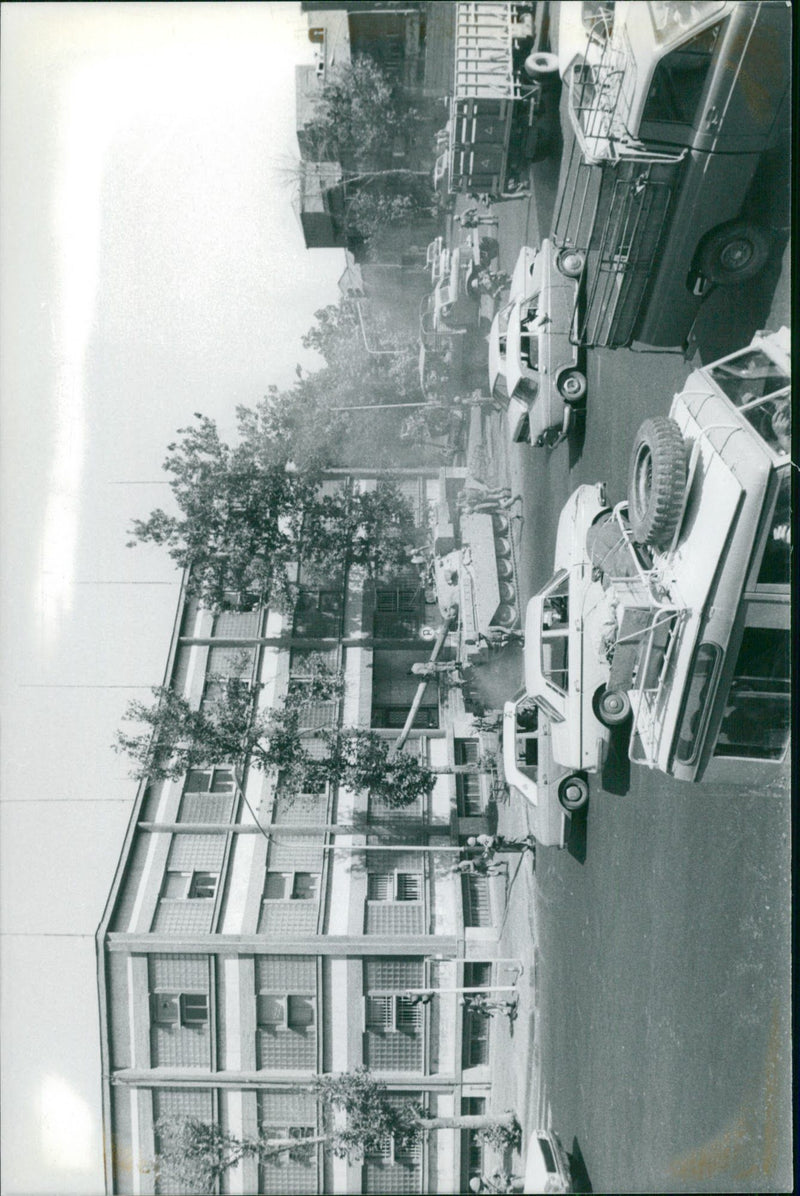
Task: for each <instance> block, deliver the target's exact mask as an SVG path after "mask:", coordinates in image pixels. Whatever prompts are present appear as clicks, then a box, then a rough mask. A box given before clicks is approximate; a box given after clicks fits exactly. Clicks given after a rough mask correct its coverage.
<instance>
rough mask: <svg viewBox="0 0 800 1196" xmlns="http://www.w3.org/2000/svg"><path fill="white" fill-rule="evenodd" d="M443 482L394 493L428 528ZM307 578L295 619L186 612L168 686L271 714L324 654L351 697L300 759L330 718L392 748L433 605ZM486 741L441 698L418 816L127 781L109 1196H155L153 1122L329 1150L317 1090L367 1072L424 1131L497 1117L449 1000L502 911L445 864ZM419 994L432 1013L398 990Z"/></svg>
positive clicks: (290, 1188) (468, 1024) (421, 1178)
mask: <svg viewBox="0 0 800 1196" xmlns="http://www.w3.org/2000/svg"><path fill="white" fill-rule="evenodd" d="M409 472H411V471H409ZM442 482H443V479H442V477H441V476H440V475H438V474H436V473H428V474H425V473H424V472H423V471H415V472H414V473H413V474H412V476H409V477H406V478H405V479H404V481H403V487H404V489H405V491H406V493H407V494H408V495H409V497H412V498H413V499H414V501H415V504H416V507H417V509H418V511H419V514H420V518H421V520H424V519H427V517H428V514H429V511H430V509H431V507H432V506H435V505H436V504H437V503H438V502H439V499H440V497H441V493H442ZM354 484H356V485H365V486H370V485H373V484H374V482H372V481H370V480H368V479H361V480H359V481H357V482H355V483H354ZM298 579H299V597H298V599H297V602H296V605H295V607H294V610H293V611H292V612H291V613H286V612H281V611H277V610H273V609H269V608H267V609H255V610H251V611H240V610H231V611H224V612H221V613H217V614H214V613H212V612H211V611H208V610H204V609H203V608H202V607H200V606H199V605H198V603H197V602H196V600H194V599H190V598H187V597H186V596H185V595H184V596H183V597H182V599H181V602H180V605H179V610H178V614H177V618H176V624H175V629H174V633H173V640H172V644H171V648H170V653H169V660H168V667H167V672H166V683H168V684H171V685H172V686H173V687H174V688H175V689H177V690H178V691H179V692H181V693H183V694H184V695H186V696H187V697H188V698H189V699H190V701H191V702H192V703H194V704H197V705H202V703H204V702H210V701H213V700H214V692H215V686H216V685H218V682H217V681H215V678H218V677H220V676H233V677H237V678H240V679H241V681H242V683H243V684H246V685H253V684H255V683H258V684H259V685H260V687H261V688H260V689H259V696H258V701H259V702H260V703H264V704H267V705H268V704H272V703H276V702H279V701H280V700H281V698H282V697H283V695H285V694H286V693H287V692H288V690H289V689H290V688H291V687H293V686H297V685H302V684H303V679H304V676H306V677H307V675H308V673H307V669H308V665H307V661H308V655H309V653H310V652H315V653H320V652H321V653H324V654H325V656H326V657H327V658H328V660H329V661H330V663H331V665H332V666H335V667H336V668H338V669H340V670H341V671H342V673H343V675H344V677H345V686H344V692H343V696H342V697H341V698H339V699H336V700H334V701H328V702H319V703H317V704H316V705H314V706H313V707H310V708H309V711H308V731H309V737H310V740H311V742H312V743H313V740H314V731H315V730H321V729H322V728H324V727H327V726H333V725H336V724H340V725H342V726H361V727H372V728H375V729H377V730H378V731H379V733H381V734H383V735H386V736H388V737H390V738H394V737H396V736H397V734H398V731H399V729H400V728H401V727H402V726H403V724H404V722H405V719H406V715H407V713H408V711H409V707H410V704H411V700H412V697H413V694H414V692H415V691H416V687H417V684H418V680H419V678H418V677H417V676H415V675H413V674H411V671H410V670H411V665H412V664H413V663H415V662H417V661H423V660H427V659H428V658H429V657H430V653H431V636H432V635H435V634H436V628H437V624H438V623H439V622H440V616H439V614H438V611H437V608H436V607H435V606H433V605H432V604H431V602H430V601H429V599H431V597H432V596H431V595H430V593H426V591H425V589H424V587H423V585H422V584H421V582H420V579H419V577H418V576H417V575H416V574H411V575H408V576H403V577H399V578H393V579H391V580H390V581H386V582H385V583H383V584H380V585H376V586H374V587H373V586H369V587H367V586H364V585H363V584H357V583H356V581H355V579H353V578H348V577H347V576H345V575H344V574H342V575H339V576H327V577H325V578H324V579H322V578H320V577H318V576H314V575H312V574H311V573H307V572H305V571H304V569H303V567H302V566H301V568H300V570H299V578H298ZM444 655H445V656H446V655H447V649H445V653H444ZM451 655H452V653H451ZM496 747H497V744H496V740H495V738H494V736H493V735H491V734H487V733H484V732H478V731H477V730H476V727H475V722H474V720H473V717H472V716H471V715H470V714H469V713H468V712H467V710H466V708H465V703H464V695H463V693H462V690H461V688H460V687H459V686H457V685H456V686H447V685H443V686H438V687H437V684H436V682H435V681H434V682H430V683H429V685H428V688H427V690H426V692H425V695H424V698H423V701H422V703H421V705H420V707H419V710H418V712H417V715H416V718H415V721H414V725H413V728H412V730H411V733H410V734H409V737H408V740H407V743H406V745H405V748H404V749H403V750H408V751H411V752H414V753H418V754H419V756H420V757H421V758H422V759H423V760H425V761H427V762H428V763H429V764H430V765H432V766H434V767H435V768H440V769H443V770H444V771H442V772H441V774H440V775H438V776H437V780H436V784H435V786H434V788H433V791H432V792H431V794H430V795H429V797H428V798H426V799H425V800H424V801H420V802H419V803H418V804H417V805H416V806H415V807H413V808H409V809H403V810H400V811H396V810H392V811H389V810H387V809H386V808H385V807H384V808H381V806H380V805H379V804H377V803H375V802H374V800H372V799H371V798H370V796H369V794H368V793H365V792H350V791H347V790H344V789H342V788H338V789H337V788H328V789H326V790H325V791H320V792H314V793H306V794H303V795H301V796H300V797H299V798H298V797H295V798H294V799H293V800H290V799H289V797H288V796H287V795H286V794H285V793H282V791H281V779H280V776H279V775H278V776H273V775H269V774H265V773H263V772H259V771H256V770H255V769H252V770H250V771H249V772H248V773H247V774H246V776H245V778H244V782H243V785H242V786H241V788H240V787H239V786H238V785H237V783H236V780H235V777H234V772H233V769H232V768H231V767H217V768H213V769H194V770H191V771H189V772H188V773H187V774H186V775H185V776H184V777H182V778H181V780H180V781H154V782H152V783H151V782H148V781H147V780H145V781H144V782H142V784H141V785H140V788H139V791H138V793H137V797H136V802H135V807H134V810H133V813H132V817H131V822H130V826H129V829H128V832H127V837H126V840H125V843H124V846H123V850H122V855H121V858H120V862H119V866H118V869H117V873H116V877H115V881H114V885H113V889H112V892H111V894H110V897H109V900H108V905H107V909H106V912H105V915H104V918H103V922H102V924H101V926H100V928H99V930H98V936H97V945H98V971H99V991H100V1015H101V1041H102V1055H103V1076H104V1080H103V1086H104V1091H103V1105H104V1123H105V1125H104V1131H105V1144H106V1168H107V1186H108V1190H109V1192H132V1193H151V1192H158V1191H168V1190H170V1188H169V1186H168V1185H166V1184H164V1183H163V1182H162V1181H160V1180H159V1178H158V1175H157V1172H156V1171H154V1170H153V1168H152V1166H151V1164H152V1162H153V1160H154V1159H155V1158H156V1156H157V1155H158V1150H159V1140H158V1123H159V1121H160V1119H163V1118H165V1117H171V1116H194V1117H198V1118H200V1119H202V1120H206V1121H212V1122H215V1123H217V1124H219V1125H220V1126H222V1127H223V1128H224V1129H225V1130H228V1131H230V1132H232V1133H234V1134H237V1135H243V1136H251V1135H255V1134H256V1133H257V1132H258V1131H259V1130H260V1129H268V1130H270V1131H272V1130H275V1131H276V1136H281V1135H283V1134H284V1131H287V1130H289V1131H291V1132H292V1133H296V1134H298V1135H304V1134H311V1133H319V1132H321V1130H320V1126H321V1122H320V1110H319V1108H318V1107H317V1105H316V1102H315V1098H314V1097H313V1096H312V1095H311V1094H310V1093H309V1092H308V1090H307V1086H308V1083H309V1081H310V1080H311V1079H312V1078H313V1077H314V1076H316V1075H319V1074H323V1073H331V1072H335V1073H338V1072H347V1071H351V1070H352V1069H353V1068H355V1067H357V1066H359V1065H366V1066H368V1067H369V1068H370V1069H371V1071H372V1072H374V1074H375V1075H376V1076H377V1077H379V1078H381V1079H383V1080H384V1081H385V1082H386V1084H387V1085H388V1087H389V1089H390V1090H391V1091H392V1092H393V1093H396V1094H397V1097H398V1099H399V1098H402V1097H407V1096H409V1095H412V1096H414V1097H415V1098H416V1099H418V1100H419V1101H421V1102H422V1103H423V1105H424V1106H425V1107H426V1108H427V1109H428V1110H430V1112H431V1114H436V1115H440V1116H441V1115H453V1114H460V1113H465V1112H469V1113H476V1112H482V1111H488V1109H489V1104H490V1097H491V1083H490V1072H489V1061H490V1052H491V1039H490V1035H491V1019H489V1018H486V1017H477V1016H471V1015H470V1014H469V1013H468V1012H466V1011H465V1010H464V1009H463V1008H462V1005H461V1001H460V998H459V995H458V993H457V992H456V991H453V990H457V989H458V988H460V987H463V986H465V985H467V986H470V985H488V984H490V983H492V981H493V979H494V978H495V977H496V976H497V975H498V970H499V968H500V966H501V965H500V963H499V962H498V961H497V960H496V956H497V953H498V946H497V935H498V926H499V923H500V916H501V913H502V910H501V901H500V898H501V896H502V893H501V890H500V889H499V888H496V887H495V886H498V885H499V884H500V881H499V879H498V878H496V877H489V878H486V877H480V876H467V877H462V876H459V875H454V874H453V873H451V872H450V870H449V869H450V864H451V863H452V861H453V860H454V859H456V858H458V857H457V854H456V852H454V850H453V849H454V847H457V845H458V844H459V843H463V841H464V839H465V837H466V836H467V835H468V834H474V833H475V832H476V831H481V830H485V829H486V827H487V818H486V814H487V807H488V805H489V803H490V801H491V800H492V796H493V791H492V785H493V776H492V773H491V771H490V770H487V771H476V770H475V769H474V768H472V769H470V767H469V766H470V765H471V764H472V765H474V764H475V763H476V762H477V761H478V760H479V759H482V758H484V757H486V756H487V755H490V754H491V753H492V752H494V751H495V750H496ZM459 765H460V766H461V771H458V769H457V767H456V766H459ZM465 766H466V767H465ZM436 847H439V848H440V849H441V850H439V851H436V850H431V848H436ZM428 988H433V989H436V990H437V992H436V995H435V996H434V998H433V999H432V1000H431V1001H430V1002H429V1003H416V1004H415V1003H414V1002H413V1000H412V999H411V998H410V996H409V994H408V990H409V989H412V990H413V989H428ZM481 1150H482V1147H481V1146H480V1144H479V1143H478V1141H477V1140H476V1139H475V1138H474V1137H473V1136H472V1135H471V1134H467V1133H466V1132H464V1131H461V1130H458V1129H453V1130H439V1131H436V1132H435V1133H431V1134H429V1135H428V1136H427V1137H426V1139H425V1140H424V1141H422V1142H421V1143H420V1144H419V1145H418V1146H416V1147H414V1148H413V1149H406V1150H401V1149H399V1148H397V1149H396V1148H395V1146H394V1144H393V1143H392V1142H391V1141H387V1142H386V1143H385V1146H384V1149H382V1151H381V1153H380V1155H377V1156H374V1157H367V1158H366V1159H364V1160H363V1162H361V1163H358V1164H354V1163H348V1162H346V1161H344V1160H340V1159H335V1158H332V1157H331V1155H330V1153H329V1152H325V1151H324V1150H322V1149H319V1150H318V1151H317V1153H316V1155H315V1156H314V1157H313V1158H312V1159H311V1161H309V1162H302V1163H301V1162H294V1161H292V1160H290V1159H289V1157H288V1156H286V1155H284V1156H282V1157H281V1158H280V1159H277V1160H275V1161H273V1162H271V1163H269V1164H268V1165H264V1166H261V1167H260V1168H259V1166H258V1164H257V1162H256V1161H255V1160H245V1161H244V1162H243V1163H242V1164H240V1165H239V1166H238V1167H237V1168H236V1169H235V1170H233V1171H231V1172H230V1173H229V1174H228V1175H227V1176H226V1178H225V1181H224V1185H223V1188H224V1190H225V1191H230V1192H242V1193H247V1192H275V1193H292V1192H297V1193H301V1192H302V1193H305V1192H342V1193H344V1192H348V1193H349V1192H362V1191H363V1192H384V1193H385V1192H404V1193H409V1192H457V1191H461V1190H464V1184H465V1183H466V1182H467V1181H468V1179H469V1177H470V1176H472V1175H475V1174H478V1173H479V1172H480V1170H481ZM173 1190H174V1189H173Z"/></svg>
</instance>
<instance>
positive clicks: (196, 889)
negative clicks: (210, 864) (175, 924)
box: [189, 872, 218, 900]
mask: <svg viewBox="0 0 800 1196" xmlns="http://www.w3.org/2000/svg"><path fill="white" fill-rule="evenodd" d="M217 880H218V877H217V874H216V873H215V872H194V873H193V874H192V880H191V884H190V885H189V896H190V897H199V898H202V899H203V900H213V899H214V897H216V895H217Z"/></svg>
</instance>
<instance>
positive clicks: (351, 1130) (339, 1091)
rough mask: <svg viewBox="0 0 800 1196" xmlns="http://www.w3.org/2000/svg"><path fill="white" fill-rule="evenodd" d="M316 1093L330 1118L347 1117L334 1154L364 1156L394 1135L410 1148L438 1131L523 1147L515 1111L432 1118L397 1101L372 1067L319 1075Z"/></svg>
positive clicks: (335, 1140)
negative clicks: (467, 1132) (458, 1131)
mask: <svg viewBox="0 0 800 1196" xmlns="http://www.w3.org/2000/svg"><path fill="white" fill-rule="evenodd" d="M314 1091H315V1092H316V1093H317V1095H318V1096H319V1097H320V1098H321V1100H322V1102H323V1106H324V1107H325V1109H326V1112H327V1113H328V1115H329V1120H331V1121H334V1118H332V1117H331V1116H330V1115H331V1114H333V1115H335V1114H336V1113H337V1112H340V1113H343V1114H344V1116H345V1124H344V1126H340V1125H338V1124H337V1123H336V1122H335V1121H334V1124H335V1125H336V1130H335V1134H334V1135H332V1138H331V1146H332V1149H333V1153H334V1154H337V1155H339V1156H340V1157H341V1156H344V1157H355V1158H360V1157H363V1155H364V1154H369V1153H371V1152H373V1151H377V1150H378V1149H379V1148H380V1146H381V1145H382V1143H383V1142H384V1141H385V1139H386V1138H387V1137H388V1136H391V1137H393V1138H394V1141H395V1143H396V1145H398V1146H400V1147H403V1146H410V1145H413V1143H415V1142H417V1141H419V1139H420V1137H422V1136H423V1135H425V1134H428V1133H430V1132H431V1131H432V1130H442V1129H471V1130H477V1131H478V1133H479V1134H481V1135H482V1136H483V1137H484V1138H488V1140H489V1141H490V1142H491V1143H492V1145H495V1146H499V1147H501V1148H502V1147H503V1146H511V1147H515V1148H518V1147H519V1143H520V1126H519V1122H518V1121H517V1118H516V1116H515V1114H514V1113H512V1112H508V1113H504V1114H502V1115H501V1116H496V1117H491V1116H486V1115H478V1114H475V1115H468V1114H465V1115H462V1116H460V1117H429V1116H427V1115H426V1112H425V1110H424V1109H423V1108H422V1107H421V1106H420V1105H419V1104H417V1103H416V1102H414V1101H412V1100H409V1099H403V1098H399V1099H398V1098H397V1097H393V1096H392V1095H391V1094H390V1093H389V1091H388V1089H387V1087H386V1085H385V1084H384V1083H383V1081H382V1080H376V1079H374V1077H373V1076H372V1074H371V1073H370V1071H369V1069H368V1068H366V1067H357V1068H355V1070H354V1071H352V1072H344V1073H342V1074H340V1075H335V1076H319V1077H318V1078H317V1080H316V1081H315V1082H314Z"/></svg>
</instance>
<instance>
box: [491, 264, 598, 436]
mask: <svg viewBox="0 0 800 1196" xmlns="http://www.w3.org/2000/svg"><path fill="white" fill-rule="evenodd" d="M583 264H584V263H583V256H582V255H581V254H579V253H576V252H564V251H562V252H561V253H557V252H556V250H555V248H554V247H553V245H552V243H551V242H550V241H547V240H545V241H542V245H541V248H540V249H539V250H538V252H537V250H535V249H532V248H530V247H529V246H523V248H522V250H521V251H520V255H519V258H518V259H517V264H516V266H515V268H514V273H513V275H512V278H511V285H510V288H509V298H508V302H507V303H506V304H505V305H504V306H503V307H501V308H500V310H499V311H498V313H497V315H496V316H495V318H494V320H493V321H492V327H491V330H490V333H489V388H490V391H491V393H492V397H493V398H495V399H497V400H498V401H499V402H501V403H503V404H504V405H505V406H506V419H507V421H508V426H509V432H510V434H511V439H512V440H514V441H517V442H520V441H521V442H529V443H530V444H535V445H546V446H548V447H552V446H553V445H554V444H557V443H558V442H559V441H560V440H563V438H564V437H565V436H566V434H567V432H568V431H569V428H570V424H571V422H572V417H573V413H574V411H575V408H576V407H579V406H582V405H583V402H584V399H585V397H586V376H585V374H584V373H583V372H582V371H581V370H580V369H579V368H578V348H577V346H576V345H574V344H573V343H572V341H571V339H570V336H571V332H572V329H573V326H574V322H575V311H576V304H577V298H578V280H579V278H580V275H581V273H582V270H583Z"/></svg>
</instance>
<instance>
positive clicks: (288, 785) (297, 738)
mask: <svg viewBox="0 0 800 1196" xmlns="http://www.w3.org/2000/svg"><path fill="white" fill-rule="evenodd" d="M216 680H218V681H219V683H220V686H221V692H220V694H219V696H218V697H217V699H216V700H215V701H214V702H213V703H210V704H206V705H205V706H204V707H203V708H201V709H199V710H198V709H195V708H194V707H193V706H192V705H191V704H190V703H189V701H188V700H187V699H186V698H185V697H183V696H182V695H181V694H178V693H176V692H175V691H174V690H173V689H170V688H168V687H163V686H162V687H156V688H155V689H154V690H153V691H152V692H153V696H154V699H155V701H154V702H153V703H152V704H151V705H147V704H146V703H144V702H139V701H133V702H131V703H129V705H128V708H127V710H126V712H125V714H124V716H123V718H124V720H125V721H127V722H136V723H138V724H140V725H141V727H142V729H141V730H138V731H136V732H134V733H132V734H128V733H125V732H122V731H121V732H119V733H118V735H117V740H116V744H115V748H116V750H117V751H119V752H124V753H125V754H127V755H128V756H129V757H130V758H131V759H132V761H133V762H134V765H135V771H134V775H135V776H137V777H139V778H144V777H149V778H150V779H152V780H157V779H164V778H171V779H173V780H178V779H180V777H182V776H183V775H184V773H186V771H187V770H188V769H190V768H209V767H212V766H213V765H216V764H228V765H231V766H232V767H233V768H234V771H235V774H236V776H237V779H238V782H239V784H240V785H241V783H242V778H243V775H244V769H245V767H246V766H247V763H248V762H249V763H250V764H252V765H253V766H254V767H256V768H258V769H261V770H263V771H272V770H275V771H277V772H279V773H280V776H281V790H282V792H284V793H285V794H292V793H295V794H296V793H301V792H304V791H308V792H311V791H317V790H321V789H323V788H324V787H325V785H326V784H336V785H344V786H346V787H347V788H349V789H368V790H369V791H370V792H371V793H372V794H373V795H374V796H375V797H376V798H378V799H379V800H380V801H381V802H382V803H383V804H384V805H386V806H388V807H389V808H392V809H397V808H400V807H404V806H408V805H410V804H412V803H413V802H414V801H416V800H418V799H419V798H420V797H422V796H424V795H425V794H427V793H429V792H430V790H431V789H432V788H433V784H434V780H435V775H434V773H433V770H432V769H430V768H428V767H427V765H424V764H422V763H421V762H420V760H419V759H418V758H417V757H416V756H412V755H410V754H409V753H407V752H399V753H398V754H397V755H392V753H391V743H390V742H389V741H387V740H385V739H383V738H382V737H381V736H380V735H377V734H376V733H375V732H374V731H369V730H366V729H362V728H338V727H337V728H331V729H327V730H323V731H320V730H318V729H314V728H308V727H307V726H304V714H305V713H306V711H307V709H308V706H309V705H310V703H312V702H315V701H320V700H323V701H325V700H328V699H329V698H331V697H332V696H334V695H335V694H336V693H339V692H341V686H342V678H341V675H340V674H330V673H326V672H325V671H324V670H322V669H319V671H318V672H317V673H316V674H315V675H312V676H310V677H309V679H308V680H307V681H304V682H303V684H302V685H301V686H299V687H297V688H295V689H292V690H290V691H289V693H288V694H287V695H286V697H285V698H284V700H283V702H282V703H281V704H280V705H278V706H274V707H272V708H271V709H270V710H267V711H263V712H260V711H258V710H257V709H256V706H255V696H256V693H257V691H258V689H259V688H260V687H258V686H256V687H255V689H254V690H252V691H251V690H249V689H247V688H246V687H245V686H243V685H242V683H241V681H239V680H238V679H235V678H216ZM311 736H313V737H314V738H315V739H316V740H317V741H319V740H322V743H323V745H324V751H323V754H322V755H321V756H319V757H318V756H316V755H312V754H311V753H310V752H309V750H308V747H307V741H308V739H309V738H310V737H311Z"/></svg>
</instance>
